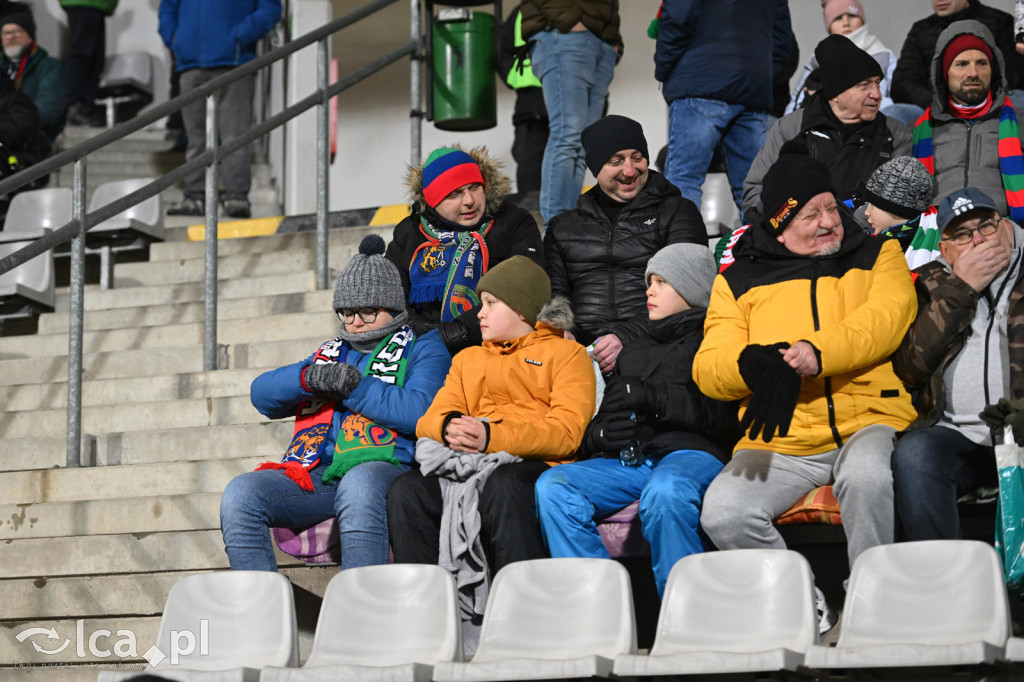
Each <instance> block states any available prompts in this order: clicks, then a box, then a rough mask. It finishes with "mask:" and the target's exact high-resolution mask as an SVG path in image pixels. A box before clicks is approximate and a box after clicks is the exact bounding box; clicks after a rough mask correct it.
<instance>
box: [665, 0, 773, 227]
mask: <svg viewBox="0 0 1024 682" xmlns="http://www.w3.org/2000/svg"><path fill="white" fill-rule="evenodd" d="M659 16H660V18H661V21H660V23H659V25H658V46H657V49H656V51H655V53H654V64H655V69H654V77H655V79H656V80H657V81H659V82H660V83H663V84H664V90H663V94H664V96H665V101H666V102H668V104H669V133H668V157H667V160H666V168H665V177H666V178H667V179H668V181H669V182H671V183H672V184H673V185H675V186H676V187H678V188H679V191H680V192H682V195H683V196H684V197H686V198H687V199H689V200H690V201H692V202H693V203H694V204H695V205H696V206H698V207H699V206H700V203H701V185H703V184H704V178H705V177H706V176H707V172H708V166H709V165H710V164H711V157H712V156H713V155H714V153H715V148H716V147H718V144H719V142H721V143H722V158H723V161H724V162H725V169H726V172H727V173H728V175H729V186H730V187H732V195H733V199H734V201H735V202H736V206H737V207H741V200H742V196H743V180H744V178H746V177H747V172H748V171H749V170H750V164H751V163H752V162H753V160H754V157H755V156H756V155H757V152H758V150H759V149H760V148H761V145H763V144H764V140H765V135H766V134H767V132H768V129H769V128H770V127H771V124H772V119H771V115H770V114H769V112H770V111H771V109H772V105H773V103H774V99H773V97H772V75H773V73H774V72H775V71H776V70H779V69H781V68H782V67H783V66H784V65H785V63H786V58H787V57H788V56H789V50H790V48H791V45H792V26H791V24H790V18H789V3H788V2H787V1H786V0H773V1H772V2H766V1H765V0H719V1H718V2H699V1H697V0H666V2H663V3H662V5H661V12H660V15H659ZM737 17H743V21H737V20H736V18H737ZM776 32H778V38H776Z"/></svg>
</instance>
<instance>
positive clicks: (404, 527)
mask: <svg viewBox="0 0 1024 682" xmlns="http://www.w3.org/2000/svg"><path fill="white" fill-rule="evenodd" d="M548 468H549V467H548V465H547V463H546V462H542V461H540V460H536V459H524V460H523V461H521V462H515V463H513V464H506V465H504V466H500V467H498V468H497V469H495V470H494V471H493V472H492V473H491V475H490V476H489V477H488V478H487V481H486V482H485V483H484V487H483V490H481V491H480V503H479V511H480V541H481V543H482V544H483V548H484V555H485V556H486V557H487V568H488V570H489V571H490V574H491V575H492V576H493V575H495V574H496V573H497V572H498V571H500V570H501V569H502V568H503V567H504V566H507V565H508V564H510V563H512V562H514V561H526V560H529V559H542V558H545V557H547V556H548V553H547V549H545V547H544V538H543V537H541V533H540V523H539V522H538V521H537V509H536V505H535V504H534V497H533V486H534V484H535V483H536V482H537V478H539V477H540V475H541V474H542V473H544V472H545V471H547V470H548ZM443 506H444V499H443V498H442V496H441V483H440V482H439V480H438V478H437V476H423V475H422V474H420V472H419V471H410V472H409V473H407V474H405V475H403V476H401V477H399V479H398V480H397V481H395V485H394V486H393V487H392V488H391V491H390V492H389V493H388V523H389V524H390V529H391V549H392V553H393V554H394V557H395V563H397V564H436V563H437V562H438V552H439V550H438V546H439V543H440V538H441V513H442V510H443Z"/></svg>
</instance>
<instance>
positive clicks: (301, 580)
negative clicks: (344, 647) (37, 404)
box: [0, 566, 338, 681]
mask: <svg viewBox="0 0 1024 682" xmlns="http://www.w3.org/2000/svg"><path fill="white" fill-rule="evenodd" d="M208 572H209V571H183V572H162V573H141V574H135V575H96V576H84V577H74V578H33V579H21V580H0V604H3V605H4V618H5V619H6V620H19V621H29V620H34V619H40V618H42V619H45V618H52V617H53V615H52V614H60V617H61V618H85V617H93V618H96V617H109V616H118V615H124V614H128V615H136V616H155V615H159V614H160V613H162V612H163V608H164V603H165V602H166V601H167V593H168V592H169V591H170V589H171V587H172V586H173V585H174V583H176V582H177V581H179V580H181V579H182V578H184V577H185V576H189V575H196V574H198V573H208ZM281 573H282V574H284V575H285V576H286V577H287V578H288V580H290V581H291V583H292V584H293V585H295V587H296V588H297V589H298V590H302V591H304V592H308V593H309V594H312V595H316V596H319V597H322V596H323V594H324V590H325V589H326V587H327V583H328V582H329V581H330V579H331V578H333V577H334V576H335V575H336V574H337V573H338V567H337V566H296V567H292V568H283V569H282V570H281ZM20 629H21V628H18V630H20ZM0 679H2V680H5V681H6V679H7V678H6V677H4V674H3V671H0Z"/></svg>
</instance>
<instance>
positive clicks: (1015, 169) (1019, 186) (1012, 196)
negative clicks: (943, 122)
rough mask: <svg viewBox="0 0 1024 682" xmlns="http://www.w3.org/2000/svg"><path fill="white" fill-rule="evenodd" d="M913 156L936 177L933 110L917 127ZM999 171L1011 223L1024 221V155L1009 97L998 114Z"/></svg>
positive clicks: (1015, 116) (925, 114)
mask: <svg viewBox="0 0 1024 682" xmlns="http://www.w3.org/2000/svg"><path fill="white" fill-rule="evenodd" d="M912 154H913V155H914V156H915V157H917V158H918V159H920V160H921V162H922V163H923V164H924V166H925V168H927V169H928V172H929V173H931V174H932V176H934V175H935V145H934V144H933V140H932V122H931V107H928V108H927V109H925V112H924V113H923V114H921V117H920V118H919V119H917V123H915V124H914V142H913V151H912ZM999 170H1000V172H1001V173H1002V176H1003V190H1004V191H1005V192H1006V205H1007V206H1008V207H1009V209H1010V216H1009V217H1010V219H1011V220H1012V221H1014V222H1015V223H1020V222H1021V221H1022V220H1024V151H1022V149H1021V143H1020V125H1018V123H1017V114H1016V112H1015V111H1014V109H1013V104H1011V103H1010V98H1009V97H1007V98H1006V101H1005V102H1004V103H1003V106H1002V109H1001V110H1000V113H999Z"/></svg>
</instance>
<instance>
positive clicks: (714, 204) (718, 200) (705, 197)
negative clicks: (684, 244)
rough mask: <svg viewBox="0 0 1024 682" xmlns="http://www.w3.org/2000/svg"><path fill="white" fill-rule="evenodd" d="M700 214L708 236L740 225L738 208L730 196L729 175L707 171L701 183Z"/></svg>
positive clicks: (715, 235)
mask: <svg viewBox="0 0 1024 682" xmlns="http://www.w3.org/2000/svg"><path fill="white" fill-rule="evenodd" d="M700 214H701V217H703V218H704V225H705V226H706V227H707V231H708V236H709V237H717V236H718V235H721V234H725V233H726V232H728V231H729V230H732V229H735V228H737V227H739V225H740V210H739V209H738V208H736V202H735V201H733V198H732V188H731V187H729V176H727V175H726V174H725V173H708V174H707V176H705V178H704V184H703V185H701V199H700Z"/></svg>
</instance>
